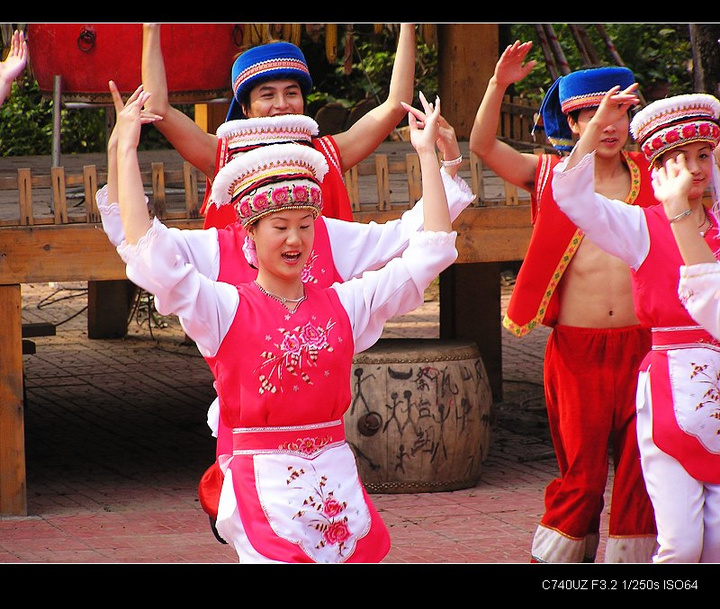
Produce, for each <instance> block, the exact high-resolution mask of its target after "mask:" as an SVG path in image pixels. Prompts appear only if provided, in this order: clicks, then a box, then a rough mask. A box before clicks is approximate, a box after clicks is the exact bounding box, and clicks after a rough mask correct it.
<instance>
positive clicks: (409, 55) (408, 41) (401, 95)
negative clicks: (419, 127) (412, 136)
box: [333, 23, 416, 171]
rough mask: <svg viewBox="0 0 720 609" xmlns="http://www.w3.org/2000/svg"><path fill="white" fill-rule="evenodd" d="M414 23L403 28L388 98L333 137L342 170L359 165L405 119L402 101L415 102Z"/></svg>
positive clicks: (406, 24) (402, 26)
mask: <svg viewBox="0 0 720 609" xmlns="http://www.w3.org/2000/svg"><path fill="white" fill-rule="evenodd" d="M415 47H416V41H415V24H412V23H403V24H402V25H401V26H400V36H399V38H398V47H397V52H396V53H395V62H394V63H393V70H392V75H391V77H390V87H389V90H388V96H387V99H386V100H385V101H384V102H383V103H382V104H380V105H379V106H378V107H377V108H373V109H372V110H371V111H370V112H368V113H367V114H365V116H363V117H362V118H361V119H360V120H358V121H357V122H356V123H355V124H354V125H352V126H351V127H350V128H349V129H348V130H347V131H344V132H343V133H338V134H337V135H335V136H333V137H334V139H335V142H336V143H337V146H338V149H339V151H340V158H341V159H342V164H343V171H347V170H348V169H350V168H351V167H354V166H355V165H357V164H358V163H359V162H360V161H362V160H364V159H365V158H367V157H368V156H369V155H370V154H372V152H373V151H374V150H375V149H376V148H377V147H378V146H379V145H380V144H381V143H382V142H383V141H384V140H385V139H386V138H387V137H388V136H389V135H390V133H392V130H393V129H395V127H397V125H398V123H399V122H400V121H401V120H402V119H403V118H404V117H405V110H404V108H403V107H402V105H401V102H405V103H408V104H410V103H412V98H413V92H414V84H415V83H414V80H415Z"/></svg>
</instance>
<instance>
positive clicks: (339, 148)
mask: <svg viewBox="0 0 720 609" xmlns="http://www.w3.org/2000/svg"><path fill="white" fill-rule="evenodd" d="M415 47H416V42H415V26H414V24H409V23H404V24H402V25H401V26H400V34H399V38H398V46H397V52H396V55H395V62H394V64H393V71H392V76H391V80H390V86H389V90H388V96H387V99H386V100H385V101H384V102H383V103H381V104H380V105H379V106H377V107H375V108H373V109H372V110H371V111H370V112H368V113H367V114H366V115H364V116H363V117H362V118H360V119H359V120H358V121H357V122H355V123H354V124H353V125H352V126H351V127H350V128H349V129H348V130H347V131H344V132H342V133H338V134H335V135H333V136H324V137H320V138H316V139H315V140H314V141H313V145H314V146H315V148H316V149H317V150H319V151H320V152H322V153H323V154H324V155H325V157H326V158H327V160H328V164H329V165H330V171H329V172H328V175H327V176H326V178H325V180H324V183H323V193H324V194H325V196H324V198H325V200H326V201H331V202H332V203H331V204H330V206H329V207H328V208H327V209H325V210H324V211H323V214H324V215H326V216H329V217H334V218H339V219H341V220H352V219H353V217H352V211H351V208H350V199H349V196H348V194H347V191H346V189H345V184H344V181H343V174H344V173H345V172H346V171H348V170H349V169H350V168H352V167H354V166H355V165H356V164H358V163H359V162H360V161H362V160H363V159H365V158H367V157H368V156H369V155H370V154H371V153H372V152H373V151H374V150H375V149H376V148H377V147H378V146H379V145H380V143H381V142H383V141H384V140H385V139H386V138H387V137H388V136H389V135H390V133H392V131H393V129H395V128H396V127H397V125H398V124H399V123H400V121H401V120H402V119H403V118H405V116H406V113H405V110H404V109H403V107H402V105H401V103H400V102H405V103H408V104H411V103H412V99H413V94H414V78H415ZM198 69H202V66H198ZM142 80H143V85H144V86H145V89H146V90H147V91H150V92H151V93H152V97H151V99H150V101H149V102H148V110H149V111H150V112H152V113H154V114H157V115H159V116H162V117H163V119H162V120H161V121H158V122H157V123H156V126H157V128H158V129H159V130H160V131H161V132H162V133H163V135H165V137H166V138H167V139H168V141H169V142H170V143H171V144H172V146H173V147H174V148H175V149H176V150H177V151H178V152H179V153H180V155H181V156H182V157H183V158H184V159H185V160H186V161H188V162H189V163H191V164H192V165H193V166H194V167H196V168H197V169H199V170H200V171H202V172H203V174H205V176H206V177H207V179H208V186H209V185H210V183H211V182H212V180H213V178H214V177H215V174H216V173H217V172H218V171H219V170H220V168H221V167H222V165H224V164H225V163H226V162H227V161H228V160H229V159H228V158H227V150H226V149H223V141H222V140H221V139H220V138H218V137H217V136H216V135H215V134H213V133H206V132H205V131H204V130H203V129H202V128H201V127H200V126H199V125H197V124H195V122H194V121H193V120H192V119H191V118H190V117H188V116H187V115H185V114H183V113H182V112H181V111H180V110H179V109H177V108H173V107H172V106H170V103H169V100H168V94H167V79H166V75H165V65H164V61H163V56H162V49H161V46H160V24H155V23H150V24H144V25H143V52H142ZM232 88H233V100H232V102H231V106H230V110H229V112H228V116H227V120H228V121H230V120H235V119H241V118H254V117H260V116H277V115H281V114H304V111H305V97H306V96H307V94H308V93H309V92H310V90H311V89H312V78H311V75H310V72H309V69H308V66H307V62H306V61H305V57H304V56H303V53H302V51H301V50H300V49H299V48H298V47H297V46H295V45H294V44H291V43H289V42H282V41H277V42H269V43H266V44H262V45H259V46H256V47H252V48H250V49H248V50H247V51H245V52H244V53H242V54H241V55H240V56H239V57H238V58H237V59H236V60H235V63H234V65H233V67H232ZM453 158H455V157H453ZM326 189H332V192H328V190H326ZM207 190H208V191H209V190H210V189H209V188H208V189H207ZM203 212H204V213H208V214H210V215H209V216H206V223H205V224H206V226H215V227H222V226H225V225H227V224H229V223H230V222H233V221H234V220H235V218H233V217H232V216H231V215H230V214H229V212H225V211H221V212H217V211H215V210H213V209H211V208H209V207H207V206H204V209H203Z"/></svg>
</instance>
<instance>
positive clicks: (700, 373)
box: [690, 363, 720, 435]
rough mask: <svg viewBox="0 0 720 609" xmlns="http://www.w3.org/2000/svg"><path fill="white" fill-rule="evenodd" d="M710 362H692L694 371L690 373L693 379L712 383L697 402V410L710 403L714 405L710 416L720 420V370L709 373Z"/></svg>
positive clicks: (708, 383) (719, 433) (717, 432)
mask: <svg viewBox="0 0 720 609" xmlns="http://www.w3.org/2000/svg"><path fill="white" fill-rule="evenodd" d="M708 368H709V366H708V364H695V363H692V372H691V373H690V378H691V379H696V378H697V377H705V378H697V380H698V382H700V383H703V384H707V385H710V387H709V388H708V390H707V391H706V392H705V393H704V394H703V396H702V398H701V399H702V401H701V402H699V403H698V404H697V406H696V407H695V410H696V411H697V410H700V409H701V408H705V407H706V406H708V405H711V406H714V408H710V409H709V410H710V412H709V413H708V416H709V417H710V418H712V419H717V420H720V370H716V371H715V374H714V375H713V374H709V373H708ZM715 433H716V434H718V435H720V427H719V428H718V429H717V430H716V431H715Z"/></svg>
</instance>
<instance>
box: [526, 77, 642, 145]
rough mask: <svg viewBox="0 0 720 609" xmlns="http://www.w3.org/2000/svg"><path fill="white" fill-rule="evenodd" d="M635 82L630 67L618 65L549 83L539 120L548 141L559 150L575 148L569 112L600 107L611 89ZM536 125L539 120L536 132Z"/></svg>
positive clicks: (621, 87) (623, 87)
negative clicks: (569, 124)
mask: <svg viewBox="0 0 720 609" xmlns="http://www.w3.org/2000/svg"><path fill="white" fill-rule="evenodd" d="M634 82H635V75H634V74H633V73H632V71H631V70H629V69H627V68H623V67H617V66H611V67H603V68H588V69H587V70H578V71H577V72H571V73H570V74H567V75H566V76H561V77H560V78H558V79H557V80H556V81H555V82H554V83H553V84H552V85H551V86H550V89H548V92H547V93H546V94H545V97H544V98H543V101H542V104H541V105H540V112H539V119H541V120H542V123H543V126H544V128H545V136H546V137H547V140H548V141H549V142H550V143H551V144H552V145H553V146H554V147H555V148H556V149H557V150H560V151H568V150H572V148H573V145H574V142H573V139H572V131H570V127H569V126H568V124H567V115H568V114H569V113H570V112H573V111H574V110H581V109H582V108H593V107H596V106H599V105H600V102H601V101H602V98H603V97H604V95H605V94H606V93H607V92H608V91H609V90H610V89H612V88H613V87H615V86H617V85H620V89H621V90H622V89H626V88H627V87H629V86H630V85H631V84H633V83H634ZM536 126H537V122H536V124H535V125H534V126H533V133H534V132H535V127H536Z"/></svg>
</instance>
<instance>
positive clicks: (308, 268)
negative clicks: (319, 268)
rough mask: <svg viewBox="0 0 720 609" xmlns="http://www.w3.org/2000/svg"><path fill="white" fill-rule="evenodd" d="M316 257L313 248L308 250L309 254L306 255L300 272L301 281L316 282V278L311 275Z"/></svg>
mask: <svg viewBox="0 0 720 609" xmlns="http://www.w3.org/2000/svg"><path fill="white" fill-rule="evenodd" d="M317 259H318V255H317V254H316V253H315V250H313V251H312V252H310V256H308V259H307V262H305V266H303V268H302V272H301V273H300V278H301V280H302V282H303V283H310V284H312V283H317V279H316V278H315V276H314V275H313V267H314V266H315V262H316V261H317Z"/></svg>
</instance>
